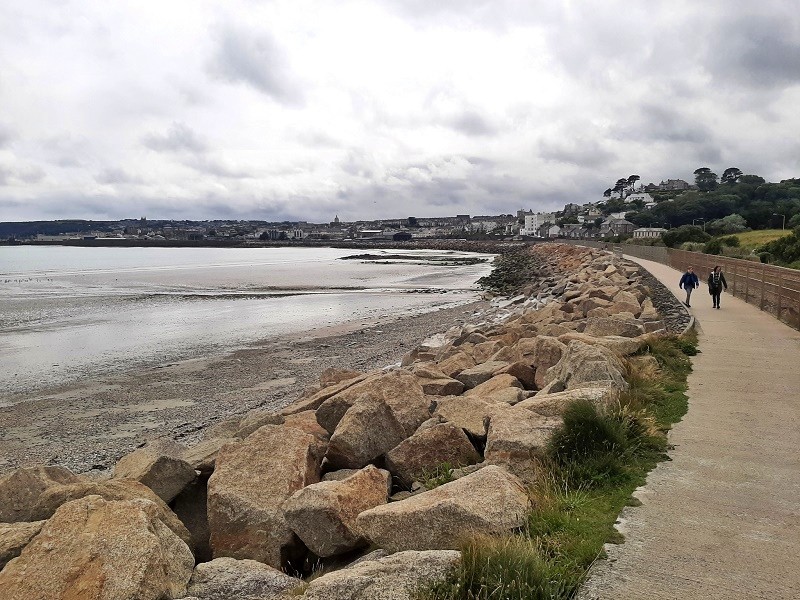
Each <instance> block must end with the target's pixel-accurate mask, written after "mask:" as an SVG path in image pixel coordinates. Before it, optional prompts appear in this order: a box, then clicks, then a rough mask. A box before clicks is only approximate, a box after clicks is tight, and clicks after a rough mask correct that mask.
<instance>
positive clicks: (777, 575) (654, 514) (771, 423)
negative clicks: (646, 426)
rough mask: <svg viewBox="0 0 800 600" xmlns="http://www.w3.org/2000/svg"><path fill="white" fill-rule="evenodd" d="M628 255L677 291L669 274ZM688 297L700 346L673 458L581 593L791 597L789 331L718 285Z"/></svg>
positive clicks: (798, 381) (797, 417)
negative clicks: (714, 294)
mask: <svg viewBox="0 0 800 600" xmlns="http://www.w3.org/2000/svg"><path fill="white" fill-rule="evenodd" d="M628 258H631V257H628ZM631 259H632V260H635V261H636V262H638V263H640V264H642V265H644V266H645V267H646V268H647V269H648V270H649V271H650V272H651V273H653V275H655V276H656V277H657V278H658V279H659V280H661V281H662V282H663V283H664V284H665V285H667V286H668V287H669V288H670V289H672V290H674V291H675V293H676V294H681V292H680V290H678V289H677V288H678V281H679V279H680V275H681V274H680V273H679V272H678V271H675V270H674V269H671V268H669V267H666V266H664V265H661V264H658V263H654V262H650V261H646V260H639V259H634V258H631ZM703 276H706V277H707V274H702V273H701V274H700V278H701V281H702V280H703ZM682 299H683V295H682V294H681V300H682ZM692 301H693V302H692V309H691V310H692V311H693V312H694V314H695V316H696V317H697V320H698V322H699V324H700V328H701V334H700V351H701V354H699V355H697V356H696V357H695V358H694V359H693V366H694V371H693V373H692V374H691V375H690V376H689V393H688V395H689V412H688V413H687V415H686V417H684V420H683V421H681V422H680V423H678V424H677V425H676V426H675V427H674V428H673V430H672V433H671V434H670V442H671V443H672V444H674V446H675V450H674V451H672V452H670V456H671V458H672V461H671V462H666V463H661V464H660V465H659V466H658V467H657V468H656V469H655V470H654V471H653V472H652V473H651V474H650V477H649V478H648V480H647V485H646V486H645V487H644V488H642V489H641V490H639V491H638V492H637V494H636V495H637V497H639V498H640V499H641V500H642V502H643V505H642V506H641V507H638V508H632V509H625V511H624V512H623V515H622V518H621V523H620V525H619V526H618V527H619V529H620V531H622V533H623V534H624V535H625V538H626V542H625V543H624V544H622V545H619V546H611V547H610V549H609V560H608V561H603V562H602V563H599V564H598V565H597V568H596V570H595V571H594V572H593V574H592V576H591V577H590V580H589V582H588V583H587V585H586V586H585V588H584V590H583V592H582V594H581V596H580V597H581V598H583V599H586V600H588V599H602V600H637V599H648V600H660V599H667V598H669V599H684V598H685V599H694V598H697V599H716V598H719V599H723V598H724V599H725V600H732V599H739V598H742V599H748V600H750V599H760V598H764V599H770V600H778V599H784V598H785V599H787V600H788V599H790V598H791V599H793V600H797V599H798V598H800V332H798V331H795V330H793V329H791V328H790V327H788V326H786V325H784V324H782V323H780V322H778V321H777V319H775V318H774V317H771V316H770V315H768V314H767V313H763V312H761V311H759V310H758V309H757V308H755V307H753V306H750V305H748V304H746V303H745V302H744V301H742V300H739V299H738V298H734V297H732V296H730V295H728V294H723V295H722V300H721V305H722V308H721V309H720V310H714V309H712V308H711V297H710V296H709V295H708V291H707V290H706V289H705V286H704V285H701V287H700V288H698V289H697V290H696V291H695V293H694V294H693V298H692Z"/></svg>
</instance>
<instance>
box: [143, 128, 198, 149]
mask: <svg viewBox="0 0 800 600" xmlns="http://www.w3.org/2000/svg"><path fill="white" fill-rule="evenodd" d="M142 143H143V144H144V145H145V146H146V147H148V148H150V149H151V150H155V151H156V152H182V151H187V152H193V153H203V152H205V151H206V150H208V146H207V145H206V143H205V142H204V141H203V140H201V139H200V138H199V137H198V136H197V134H196V133H195V132H194V131H193V130H192V129H191V128H190V127H188V126H187V125H185V124H184V123H173V124H172V125H171V126H170V128H169V130H168V131H167V132H166V133H164V134H160V133H148V134H147V135H145V136H144V137H143V138H142Z"/></svg>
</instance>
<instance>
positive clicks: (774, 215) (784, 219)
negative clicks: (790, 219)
mask: <svg viewBox="0 0 800 600" xmlns="http://www.w3.org/2000/svg"><path fill="white" fill-rule="evenodd" d="M772 216H773V217H783V222H782V223H781V229H784V230H785V229H786V215H782V214H780V213H772Z"/></svg>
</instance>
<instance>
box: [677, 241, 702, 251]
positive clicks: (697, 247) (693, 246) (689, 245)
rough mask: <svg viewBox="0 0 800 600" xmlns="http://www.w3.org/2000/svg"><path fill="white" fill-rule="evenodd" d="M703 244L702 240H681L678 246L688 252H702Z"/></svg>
mask: <svg viewBox="0 0 800 600" xmlns="http://www.w3.org/2000/svg"><path fill="white" fill-rule="evenodd" d="M704 247H705V244H704V243H703V242H683V243H682V244H681V245H680V246H679V248H680V249H681V250H687V251H689V252H702V251H703V248H704Z"/></svg>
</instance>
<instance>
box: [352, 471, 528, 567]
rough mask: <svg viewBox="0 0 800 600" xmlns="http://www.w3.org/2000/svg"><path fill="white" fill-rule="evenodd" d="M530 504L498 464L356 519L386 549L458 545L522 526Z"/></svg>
mask: <svg viewBox="0 0 800 600" xmlns="http://www.w3.org/2000/svg"><path fill="white" fill-rule="evenodd" d="M527 510H528V495H527V494H526V492H525V488H524V486H523V484H522V482H521V481H520V480H519V479H518V478H517V477H515V476H514V475H512V474H511V473H509V472H508V471H506V470H505V469H503V468H501V467H497V466H493V465H490V466H487V467H484V468H482V469H480V470H479V471H476V472H475V473H472V474H471V475H467V476H466V477H462V478H461V479H457V480H456V481H452V482H450V483H446V484H444V485H442V486H440V487H437V488H434V489H433V490H430V491H428V492H425V493H422V494H418V495H415V496H411V497H410V498H407V499H405V500H401V501H399V502H392V503H390V504H386V505H384V506H378V507H376V508H372V509H370V510H367V511H364V512H362V513H361V514H360V515H359V516H358V519H356V525H357V527H358V529H359V531H361V533H362V534H363V535H364V536H365V537H366V538H367V539H369V540H370V541H371V542H372V543H373V544H374V545H375V546H377V547H379V548H385V549H386V550H389V551H393V552H396V551H400V550H446V549H456V548H459V547H460V544H461V543H462V541H463V540H464V538H465V537H467V536H470V535H475V534H479V535H480V534H484V535H494V534H500V533H506V532H508V531H511V530H512V529H515V528H517V527H521V526H522V525H523V523H524V522H525V515H526V512H527Z"/></svg>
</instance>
